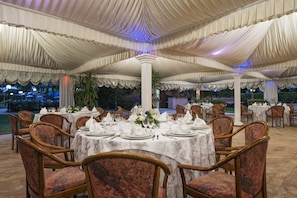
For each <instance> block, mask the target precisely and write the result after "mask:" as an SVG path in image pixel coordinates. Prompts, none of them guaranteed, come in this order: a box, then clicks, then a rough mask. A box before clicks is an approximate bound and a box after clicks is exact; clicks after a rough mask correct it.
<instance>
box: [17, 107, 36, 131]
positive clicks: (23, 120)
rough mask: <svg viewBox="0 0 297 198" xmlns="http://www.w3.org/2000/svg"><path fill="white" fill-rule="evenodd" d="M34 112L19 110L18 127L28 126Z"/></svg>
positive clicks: (31, 121)
mask: <svg viewBox="0 0 297 198" xmlns="http://www.w3.org/2000/svg"><path fill="white" fill-rule="evenodd" d="M33 116H34V113H33V112H32V111H28V110H21V111H19V112H18V117H19V119H20V127H21V128H28V127H29V125H30V124H32V123H33Z"/></svg>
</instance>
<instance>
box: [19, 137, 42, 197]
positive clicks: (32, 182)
mask: <svg viewBox="0 0 297 198" xmlns="http://www.w3.org/2000/svg"><path fill="white" fill-rule="evenodd" d="M18 144H19V151H20V154H21V157H22V161H23V164H24V168H25V172H26V180H27V185H28V187H29V188H30V189H31V190H33V192H34V193H35V194H39V195H42V194H43V192H44V185H45V184H44V169H43V152H42V151H41V150H40V148H39V147H38V146H37V145H35V144H34V143H32V142H30V141H29V140H26V139H24V138H21V137H18Z"/></svg>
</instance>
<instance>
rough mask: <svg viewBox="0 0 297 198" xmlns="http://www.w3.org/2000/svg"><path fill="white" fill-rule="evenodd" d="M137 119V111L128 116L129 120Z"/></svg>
mask: <svg viewBox="0 0 297 198" xmlns="http://www.w3.org/2000/svg"><path fill="white" fill-rule="evenodd" d="M136 119H137V115H136V113H132V114H131V115H130V116H129V118H128V121H133V122H134V121H135V120H136Z"/></svg>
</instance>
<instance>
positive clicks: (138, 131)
mask: <svg viewBox="0 0 297 198" xmlns="http://www.w3.org/2000/svg"><path fill="white" fill-rule="evenodd" d="M130 135H132V136H142V135H146V132H145V129H144V128H142V127H140V126H138V125H136V126H133V127H132V128H131V131H130Z"/></svg>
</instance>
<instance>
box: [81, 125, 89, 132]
mask: <svg viewBox="0 0 297 198" xmlns="http://www.w3.org/2000/svg"><path fill="white" fill-rule="evenodd" d="M79 130H82V131H89V127H87V126H82V127H80V128H79Z"/></svg>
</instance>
